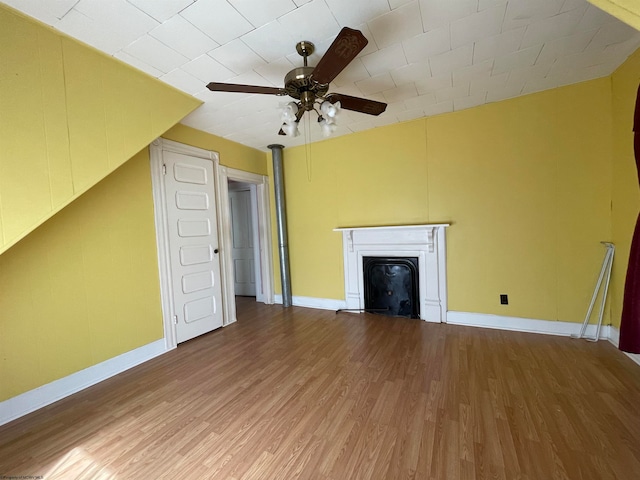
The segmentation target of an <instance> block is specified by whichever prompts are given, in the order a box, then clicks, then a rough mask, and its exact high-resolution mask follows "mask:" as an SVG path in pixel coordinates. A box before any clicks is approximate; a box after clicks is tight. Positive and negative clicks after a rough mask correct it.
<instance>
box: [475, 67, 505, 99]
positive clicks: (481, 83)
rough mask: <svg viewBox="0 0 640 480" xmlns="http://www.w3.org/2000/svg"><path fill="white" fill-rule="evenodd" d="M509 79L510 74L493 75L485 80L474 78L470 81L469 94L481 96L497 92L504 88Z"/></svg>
mask: <svg viewBox="0 0 640 480" xmlns="http://www.w3.org/2000/svg"><path fill="white" fill-rule="evenodd" d="M508 79H509V72H505V73H501V74H499V75H493V76H491V77H485V78H474V79H471V80H470V85H469V93H470V94H471V95H479V94H481V93H483V92H487V91H488V90H495V89H499V88H502V87H504V86H505V85H506V84H507V80H508Z"/></svg>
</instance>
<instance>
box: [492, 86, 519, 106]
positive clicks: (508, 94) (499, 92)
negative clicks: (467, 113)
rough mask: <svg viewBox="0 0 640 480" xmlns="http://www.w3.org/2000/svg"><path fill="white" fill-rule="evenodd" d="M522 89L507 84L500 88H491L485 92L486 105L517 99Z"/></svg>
mask: <svg viewBox="0 0 640 480" xmlns="http://www.w3.org/2000/svg"><path fill="white" fill-rule="evenodd" d="M523 87H524V85H519V84H509V83H507V84H506V85H505V86H502V87H500V88H492V89H490V90H488V91H487V96H486V101H487V103H489V102H498V101H500V100H506V99H507V98H514V97H517V96H519V95H520V94H521V92H522V88H523Z"/></svg>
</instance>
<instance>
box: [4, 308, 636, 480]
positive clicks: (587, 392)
mask: <svg viewBox="0 0 640 480" xmlns="http://www.w3.org/2000/svg"><path fill="white" fill-rule="evenodd" d="M238 302H239V305H238V312H239V321H238V322H237V323H236V324H234V325H232V326H230V327H227V328H224V329H221V330H218V331H215V332H212V333H210V334H207V335H204V336H202V337H199V338H197V339H194V340H192V341H190V342H187V343H185V344H183V345H180V346H179V348H178V349H177V350H175V351H172V352H169V353H167V354H165V355H162V356H161V357H158V358H156V359H154V360H152V361H150V362H147V363H145V364H144V365H141V366H139V367H136V368H134V369H132V370H129V371H127V372H125V373H123V374H121V375H118V376H117V377H114V378H112V379H109V380H107V381H105V382H102V383H101V384H99V385H96V386H94V387H91V388H89V389H87V390H85V391H83V392H80V393H78V394H76V395H74V396H73V397H69V398H67V399H64V400H62V401H60V402H58V403H56V404H54V405H51V406H50V407H47V408H44V409H42V410H40V411H38V412H35V413H33V414H31V415H29V416H27V417H24V418H22V419H19V420H17V421H15V422H13V423H11V424H9V425H6V426H4V427H0V478H7V477H8V476H10V475H15V476H18V475H21V476H26V475H32V476H36V475H41V476H43V478H46V479H54V478H59V479H79V478H82V479H108V478H113V479H116V478H117V479H157V478H167V479H182V478H184V479H206V478H211V479H234V480H241V479H243V480H244V479H250V480H257V479H264V480H273V479H287V480H289V479H294V478H300V479H313V480H346V479H390V480H395V479H407V478H415V479H421V480H435V479H449V480H451V479H478V480H479V479H485V478H490V479H505V480H513V479H521V480H534V479H535V480H547V479H592V480H602V479H629V480H632V479H634V480H635V479H638V478H640V414H639V409H640V367H639V366H637V365H635V364H634V363H633V362H632V361H631V360H629V359H628V358H627V357H625V356H624V355H623V354H622V353H620V352H618V351H617V350H616V349H615V348H614V347H613V346H612V345H610V344H609V343H608V342H606V341H601V342H598V343H595V344H594V343H589V342H586V341H582V340H571V339H568V338H562V337H551V336H542V335H534V334H524V333H514V332H504V331H497V330H484V329H476V328H468V327H458V326H449V325H440V324H429V323H425V322H421V321H419V320H408V319H395V318H388V317H381V316H374V315H355V314H347V313H341V314H335V313H334V312H329V311H319V310H311V309H303V308H297V307H293V308H290V309H286V310H285V309H283V308H282V307H281V306H265V305H260V304H256V303H254V302H253V300H252V299H246V298H238ZM3 475H5V476H7V477H3Z"/></svg>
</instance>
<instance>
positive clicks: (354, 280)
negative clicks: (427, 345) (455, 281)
mask: <svg viewBox="0 0 640 480" xmlns="http://www.w3.org/2000/svg"><path fill="white" fill-rule="evenodd" d="M448 226H449V224H448V223H434V224H427V225H397V226H395V225H394V226H388V227H345V228H336V229H334V232H342V248H343V252H344V253H343V255H344V288H345V300H346V304H347V307H346V308H347V309H352V310H363V309H364V278H363V267H362V265H363V264H362V258H363V257H417V258H418V282H419V286H418V292H419V297H420V298H419V302H420V318H421V319H422V320H426V321H428V322H446V321H447V265H446V262H447V254H446V253H447V252H446V243H445V229H446V227H448Z"/></svg>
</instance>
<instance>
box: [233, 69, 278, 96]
mask: <svg viewBox="0 0 640 480" xmlns="http://www.w3.org/2000/svg"><path fill="white" fill-rule="evenodd" d="M228 81H229V83H241V84H243V85H265V86H275V85H269V83H270V82H269V81H268V80H267V79H266V78H264V77H263V76H262V75H260V74H258V73H256V72H246V73H243V74H242V75H237V76H235V77H231V78H230V79H229V80H228ZM282 86H283V85H282V80H280V81H279V82H278V87H282ZM267 96H268V97H270V96H269V95H267ZM260 97H261V98H262V97H264V95H260ZM280 98H282V97H280Z"/></svg>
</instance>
